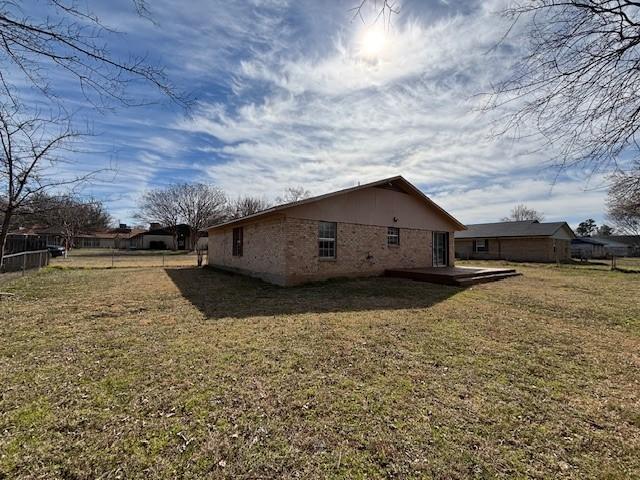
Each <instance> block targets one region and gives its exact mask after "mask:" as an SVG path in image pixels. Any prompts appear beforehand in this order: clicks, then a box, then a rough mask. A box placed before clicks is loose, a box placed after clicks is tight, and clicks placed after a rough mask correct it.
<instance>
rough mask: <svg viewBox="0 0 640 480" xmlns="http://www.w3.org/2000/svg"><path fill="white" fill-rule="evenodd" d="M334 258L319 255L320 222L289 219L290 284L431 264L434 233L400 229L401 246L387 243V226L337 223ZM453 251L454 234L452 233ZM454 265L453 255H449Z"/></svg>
mask: <svg viewBox="0 0 640 480" xmlns="http://www.w3.org/2000/svg"><path fill="white" fill-rule="evenodd" d="M337 228H338V230H337V248H336V258H335V259H322V258H319V257H318V221H316V220H304V219H297V218H287V220H286V238H287V240H286V258H287V264H286V275H287V284H296V283H302V282H305V281H311V280H322V279H326V278H331V277H340V276H364V275H380V274H381V273H383V272H384V270H385V269H389V268H412V267H427V266H431V263H432V232H431V231H430V230H416V229H409V228H401V229H400V245H399V246H388V245H387V227H381V226H373V225H360V224H353V223H338V224H337ZM450 245H451V247H452V248H451V250H450V251H451V252H453V233H451V234H450ZM450 257H451V258H450V263H451V264H452V265H453V261H454V259H453V255H451V256H450Z"/></svg>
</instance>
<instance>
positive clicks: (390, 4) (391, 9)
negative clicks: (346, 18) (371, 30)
mask: <svg viewBox="0 0 640 480" xmlns="http://www.w3.org/2000/svg"><path fill="white" fill-rule="evenodd" d="M367 4H369V5H371V4H372V5H373V11H374V12H375V15H376V16H375V19H374V23H375V22H377V21H378V20H379V19H382V21H383V22H384V23H385V25H386V26H388V25H389V24H390V23H391V17H392V16H393V15H395V14H398V13H399V12H400V6H399V5H398V3H397V2H394V1H391V0H358V3H356V4H355V5H354V6H353V7H352V8H350V9H349V11H350V12H352V13H353V18H352V20H355V19H356V18H359V19H360V20H361V21H362V23H366V21H365V16H364V15H363V14H362V10H363V9H364V8H365V6H366V5H367Z"/></svg>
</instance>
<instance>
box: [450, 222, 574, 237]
mask: <svg viewBox="0 0 640 480" xmlns="http://www.w3.org/2000/svg"><path fill="white" fill-rule="evenodd" d="M565 225H566V226H567V228H569V230H571V228H570V227H569V225H567V223H566V222H545V223H541V222H538V221H537V220H525V221H522V222H496V223H476V224H475V225H467V230H463V231H461V232H456V234H455V238H496V237H550V236H552V235H553V234H555V233H556V232H557V231H558V230H559V229H560V228H562V227H563V226H565Z"/></svg>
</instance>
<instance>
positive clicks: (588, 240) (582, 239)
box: [571, 237, 604, 247]
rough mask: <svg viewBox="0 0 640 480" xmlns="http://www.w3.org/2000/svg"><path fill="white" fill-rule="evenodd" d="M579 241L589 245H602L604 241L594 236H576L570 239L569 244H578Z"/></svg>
mask: <svg viewBox="0 0 640 480" xmlns="http://www.w3.org/2000/svg"><path fill="white" fill-rule="evenodd" d="M580 243H588V244H590V245H601V246H603V247H604V243H603V242H600V241H598V240H596V239H595V238H591V237H578V238H574V239H572V240H571V244H572V245H578V244H580Z"/></svg>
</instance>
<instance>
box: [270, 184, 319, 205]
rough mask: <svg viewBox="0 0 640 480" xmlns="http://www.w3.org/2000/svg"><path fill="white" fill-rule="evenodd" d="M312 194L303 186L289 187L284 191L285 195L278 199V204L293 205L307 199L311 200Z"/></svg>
mask: <svg viewBox="0 0 640 480" xmlns="http://www.w3.org/2000/svg"><path fill="white" fill-rule="evenodd" d="M310 196H311V192H310V191H309V190H306V189H305V188H304V187H303V186H302V185H300V186H297V187H287V188H285V189H284V194H283V195H282V196H281V197H277V198H276V202H277V203H291V202H299V201H300V200H304V199H305V198H309V197H310Z"/></svg>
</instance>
